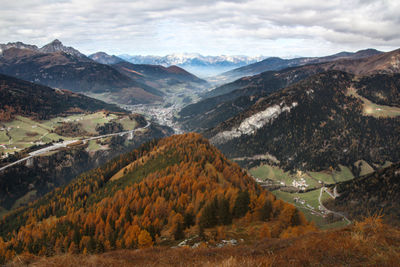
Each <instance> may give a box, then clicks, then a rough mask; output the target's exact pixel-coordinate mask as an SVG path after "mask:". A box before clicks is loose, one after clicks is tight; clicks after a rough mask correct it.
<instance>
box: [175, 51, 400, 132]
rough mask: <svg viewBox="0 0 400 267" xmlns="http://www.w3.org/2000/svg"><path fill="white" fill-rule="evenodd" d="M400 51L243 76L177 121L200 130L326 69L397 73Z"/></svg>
mask: <svg viewBox="0 0 400 267" xmlns="http://www.w3.org/2000/svg"><path fill="white" fill-rule="evenodd" d="M399 63H400V49H398V50H394V51H391V52H386V53H379V54H377V55H374V56H371V57H366V58H357V59H341V60H335V61H331V62H326V63H317V64H308V65H304V66H297V67H291V68H286V69H283V70H280V71H266V72H263V73H260V74H257V75H254V76H250V77H243V78H241V79H238V80H236V81H234V82H231V83H228V84H225V85H222V86H220V87H217V88H215V89H214V90H212V91H209V92H207V93H206V94H204V99H203V100H201V101H199V102H197V103H194V104H191V105H188V106H186V107H184V108H183V109H182V110H181V111H180V112H179V115H180V118H179V119H178V120H179V121H180V122H181V123H183V124H184V126H185V127H186V129H188V130H195V131H202V130H205V129H207V128H212V127H214V126H216V125H217V124H218V123H221V122H223V121H225V120H226V119H228V118H230V117H232V116H234V115H236V114H238V113H240V112H242V111H244V110H246V109H247V108H249V107H250V106H251V105H253V104H254V103H255V102H256V101H257V100H258V99H259V98H260V97H264V96H267V95H269V94H270V93H273V92H275V91H277V90H279V89H282V88H284V87H286V86H289V85H290V84H293V83H296V82H299V81H301V80H303V79H305V78H307V77H310V76H312V75H315V74H318V73H322V72H325V71H329V70H340V71H345V72H348V73H354V74H356V75H371V74H374V73H400V64H399Z"/></svg>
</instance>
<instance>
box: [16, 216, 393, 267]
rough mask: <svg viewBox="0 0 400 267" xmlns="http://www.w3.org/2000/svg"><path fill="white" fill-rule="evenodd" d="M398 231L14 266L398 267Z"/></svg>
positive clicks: (373, 227)
mask: <svg viewBox="0 0 400 267" xmlns="http://www.w3.org/2000/svg"><path fill="white" fill-rule="evenodd" d="M399 262H400V231H399V229H397V228H392V227H389V226H387V225H384V224H382V223H381V222H380V220H379V219H376V218H370V219H367V220H366V221H364V222H360V223H356V224H355V225H354V226H351V227H346V228H342V229H337V230H328V231H321V232H316V233H309V234H306V235H302V236H300V237H297V238H289V239H264V240H262V241H259V242H256V243H255V244H251V245H240V246H235V247H231V246H227V247H224V248H198V249H190V248H175V249H169V248H159V247H158V248H150V249H144V250H143V249H142V250H119V251H113V252H108V253H104V254H100V255H71V254H64V255H58V256H55V257H52V258H39V257H34V256H32V255H22V256H20V257H19V258H15V259H14V262H13V263H14V265H13V266H25V265H26V264H28V263H34V264H33V265H34V266H52V267H54V266H79V265H80V266H110V267H113V266H220V267H226V266H233V267H236V266H240V267H242V266H244V267H247V266H248V267H253V266H398V263H399Z"/></svg>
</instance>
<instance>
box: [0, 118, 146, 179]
mask: <svg viewBox="0 0 400 267" xmlns="http://www.w3.org/2000/svg"><path fill="white" fill-rule="evenodd" d="M150 125H151V123H150V122H147V125H146V126H144V127H141V128H137V129H133V130H129V131H123V132H118V133H111V134H104V135H99V136H94V137H89V138H85V139H77V140H69V141H63V142H59V143H55V144H53V145H51V146H48V147H45V148H41V149H38V150H35V151H33V152H30V153H29V156H27V157H25V158H22V159H19V160H17V161H14V162H13V163H10V164H8V165H6V166H3V167H1V168H0V172H2V171H4V170H5V169H7V168H10V167H12V166H14V165H17V164H19V163H22V162H24V161H27V160H28V159H31V158H33V157H37V156H40V155H42V154H44V153H48V152H50V151H55V150H58V149H60V148H65V147H68V145H70V144H73V143H76V142H79V141H82V142H87V141H90V140H96V139H101V138H106V137H111V136H117V135H119V136H123V135H126V134H129V133H130V134H132V135H133V133H134V132H136V131H139V130H142V129H146V128H148V127H149V126H150Z"/></svg>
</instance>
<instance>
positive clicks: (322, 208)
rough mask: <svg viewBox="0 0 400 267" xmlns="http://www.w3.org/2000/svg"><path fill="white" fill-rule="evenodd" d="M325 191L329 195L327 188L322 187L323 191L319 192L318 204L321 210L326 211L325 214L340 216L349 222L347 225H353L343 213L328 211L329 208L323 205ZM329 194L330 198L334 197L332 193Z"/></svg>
mask: <svg viewBox="0 0 400 267" xmlns="http://www.w3.org/2000/svg"><path fill="white" fill-rule="evenodd" d="M324 191H325V192H327V193H328V191H327V189H326V187H325V186H322V187H321V191H320V192H319V197H318V202H319V206H320V209H321V210H324V211H325V212H328V213H332V214H335V215H338V216H340V217H342V218H343V219H344V220H345V221H346V222H347V224H351V221H350V220H349V219H348V218H347V217H346V216H344V215H343V214H342V213H340V212H336V211H333V210H329V209H327V208H326V207H325V206H324V205H323V204H322V201H321V197H322V193H323V192H324ZM328 194H329V196H331V197H332V194H331V193H330V192H329V193H328ZM333 198H335V197H333Z"/></svg>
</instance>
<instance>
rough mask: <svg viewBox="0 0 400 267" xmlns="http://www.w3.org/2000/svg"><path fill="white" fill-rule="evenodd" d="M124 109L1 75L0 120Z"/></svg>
mask: <svg viewBox="0 0 400 267" xmlns="http://www.w3.org/2000/svg"><path fill="white" fill-rule="evenodd" d="M103 109H104V110H109V111H118V112H125V110H123V109H121V108H119V107H117V106H115V105H111V104H107V103H104V102H102V101H99V100H96V99H92V98H90V97H87V96H84V95H80V94H76V93H72V92H70V91H66V90H54V89H52V88H49V87H45V86H42V85H37V84H34V83H30V82H26V81H23V80H19V79H16V78H14V77H10V76H6V75H1V74H0V121H5V120H11V119H12V118H13V117H14V116H16V115H22V116H26V117H31V118H34V119H37V120H47V119H49V118H52V117H56V116H60V115H67V114H73V113H83V112H93V111H97V110H103Z"/></svg>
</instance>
